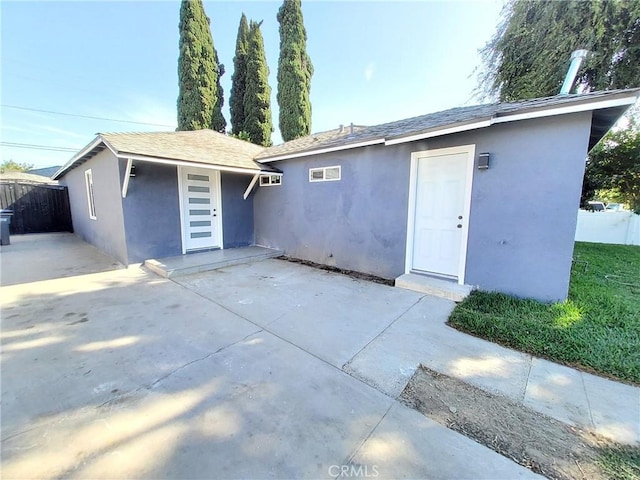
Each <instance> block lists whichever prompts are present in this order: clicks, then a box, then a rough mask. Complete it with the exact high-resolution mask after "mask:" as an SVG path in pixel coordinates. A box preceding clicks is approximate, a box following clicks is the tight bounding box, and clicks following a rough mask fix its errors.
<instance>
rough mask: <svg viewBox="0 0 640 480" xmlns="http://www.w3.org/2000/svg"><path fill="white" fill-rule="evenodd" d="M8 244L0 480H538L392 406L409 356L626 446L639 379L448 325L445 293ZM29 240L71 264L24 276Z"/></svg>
mask: <svg viewBox="0 0 640 480" xmlns="http://www.w3.org/2000/svg"><path fill="white" fill-rule="evenodd" d="M22 240H23V239H22V238H20V237H12V245H11V246H10V247H14V246H18V247H19V248H16V249H14V250H11V249H10V248H4V247H3V249H2V253H1V255H0V257H1V258H0V261H1V264H2V270H3V271H2V285H3V286H2V288H1V291H0V294H1V302H2V304H1V306H2V332H1V342H2V355H1V362H2V363H1V368H2V412H1V415H2V417H1V420H2V459H3V461H2V472H1V473H2V476H3V478H58V477H65V478H125V477H129V478H130V477H136V478H202V477H207V478H332V477H337V476H338V475H339V474H340V472H344V471H345V470H343V469H344V468H347V469H349V468H352V469H356V470H357V469H360V470H359V471H360V472H361V474H360V475H359V476H361V477H362V476H365V475H364V474H363V473H364V472H365V471H366V472H368V473H369V476H371V475H372V474H373V472H375V473H376V475H375V476H376V477H377V478H403V477H404V478H474V479H475V478H487V479H488V478H491V479H496V478H498V479H499V478H504V479H511V478H538V477H537V476H536V475H534V474H533V473H531V472H530V471H529V470H527V469H526V468H524V467H521V466H519V465H516V464H515V463H513V462H511V461H510V460H508V459H506V458H505V457H502V456H500V455H498V454H497V453H495V452H493V451H491V450H489V449H487V448H485V447H484V446H482V445H479V444H477V443H475V442H473V441H472V440H469V439H468V438H466V437H463V436H461V435H459V434H457V433H455V432H453V431H451V430H448V429H446V428H445V427H443V426H441V425H439V424H437V423H435V422H433V421H431V420H429V419H428V418H426V417H424V416H423V415H421V414H419V413H418V412H416V411H414V410H411V409H409V408H407V407H405V406H404V405H402V404H400V403H398V402H397V401H396V396H397V394H398V393H399V392H400V391H401V390H402V387H403V386H404V384H405V383H406V381H407V380H408V379H409V377H410V376H411V374H412V373H413V371H414V369H415V368H416V366H417V365H418V364H419V363H424V364H425V365H427V366H429V367H431V368H434V369H436V370H438V371H441V372H444V373H449V374H451V375H454V376H457V377H459V378H463V379H464V380H465V381H468V382H470V383H474V384H476V385H478V386H480V387H482V388H485V389H487V390H492V391H498V392H501V393H503V394H505V395H508V396H510V397H511V398H514V399H517V400H518V401H521V402H523V403H525V404H526V405H528V406H530V407H531V408H535V409H537V410H539V411H543V412H544V413H547V414H549V415H551V416H554V417H555V418H558V419H560V420H563V421H566V422H569V423H573V424H582V423H583V422H585V423H586V426H587V427H588V428H590V429H594V430H596V431H599V432H600V433H604V434H609V435H610V436H613V437H615V438H618V439H619V440H622V441H629V442H630V443H633V442H637V441H638V437H639V433H638V423H639V422H640V417H639V415H640V413H638V409H637V406H638V402H640V393H639V392H640V389H637V388H635V387H631V386H628V385H623V384H619V383H616V382H611V381H608V380H604V379H601V378H598V377H593V376H587V375H586V374H583V373H580V372H577V371H575V370H572V369H568V368H566V367H562V366H558V365H555V364H552V363H550V362H544V361H541V360H538V359H531V357H530V356H527V355H523V354H520V353H518V352H514V351H511V350H507V349H503V348H501V347H497V346H495V345H493V344H490V343H488V342H483V341H481V340H478V339H475V338H473V337H469V336H467V335H464V334H461V333H459V332H457V331H455V330H453V329H451V328H449V327H448V326H446V325H444V320H445V319H446V317H447V315H448V313H449V312H450V310H451V308H453V305H454V304H453V302H450V301H448V300H444V299H439V298H434V297H429V296H425V295H421V294H418V293H415V292H410V291H405V290H401V289H397V288H393V287H387V286H384V285H379V284H375V283H371V282H366V281H362V280H356V279H352V278H350V277H346V276H343V275H338V274H334V273H329V272H325V271H321V270H317V269H313V268H310V267H306V266H302V265H299V264H293V263H289V262H286V261H283V260H274V259H268V260H264V261H259V262H255V263H248V264H242V265H235V266H229V267H225V268H222V269H218V270H215V271H211V272H207V273H200V274H194V275H188V276H181V277H178V278H175V279H173V280H172V279H166V278H162V277H159V276H157V275H155V274H153V273H151V272H149V271H147V270H145V269H144V268H139V267H132V268H129V269H119V268H118V267H119V266H118V265H117V264H114V263H113V261H111V260H110V259H109V258H108V257H105V256H101V254H99V252H98V253H96V252H97V251H95V249H92V247H91V248H87V247H88V246H87V245H86V244H84V243H83V242H81V241H79V240H78V239H76V238H75V237H73V236H71V235H69V236H65V235H59V236H42V237H40V238H39V239H38V238H29V239H27V238H26V237H24V242H23V241H22ZM21 244H22V246H21ZM27 244H29V246H27ZM40 244H42V245H40ZM45 245H47V246H46V247H45ZM44 248H47V249H50V250H51V251H54V250H65V251H66V253H61V254H60V256H58V257H55V256H49V257H48V258H49V259H50V262H51V268H50V270H51V271H57V272H58V273H59V274H64V273H65V272H67V270H66V268H67V267H65V266H63V265H62V266H57V267H56V266H55V265H56V262H59V260H58V259H59V258H69V259H75V260H74V262H76V263H75V265H83V264H84V263H83V262H87V273H86V274H85V273H83V272H82V271H81V269H80V268H74V269H73V273H74V275H73V276H70V277H66V278H53V279H52V278H49V279H46V280H41V277H42V274H39V273H38V272H39V271H40V270H41V269H43V268H45V267H44V266H43V265H44V264H42V263H39V262H40V261H38V262H36V264H30V263H29V261H30V260H29V259H30V258H38V257H37V256H33V255H30V254H29V251H30V249H33V250H35V251H37V250H39V249H44ZM87 255H88V256H89V257H90V258H91V261H89V260H88V257H87ZM82 259H84V260H82ZM97 265H100V266H101V268H100V269H99V270H101V271H97V272H96V271H95V269H94V270H92V268H91V267H92V266H97ZM17 266H20V268H21V269H22V274H21V277H20V278H21V279H22V280H23V281H22V283H16V284H12V285H9V284H5V283H4V279H5V278H12V279H16V278H18V275H17V273H15V272H12V273H8V272H7V270H12V269H14V268H17ZM69 271H71V270H69ZM29 272H31V273H29ZM7 275H8V277H7ZM12 275H13V276H12ZM50 275H51V273H49V277H50ZM31 279H33V281H31ZM5 285H8V286H5ZM579 391H581V392H582V394H579V393H578V392H579ZM580 395H583V396H580ZM585 399H586V400H585ZM585 401H586V407H585V405H584V403H585ZM607 402H608V403H607ZM350 471H354V470H350ZM351 476H355V475H351Z"/></svg>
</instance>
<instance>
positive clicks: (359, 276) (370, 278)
mask: <svg viewBox="0 0 640 480" xmlns="http://www.w3.org/2000/svg"><path fill="white" fill-rule="evenodd" d="M277 259H278V260H285V261H287V262H292V263H299V264H300V265H306V266H307V267H313V268H319V269H320V270H325V271H327V272H333V273H340V274H342V275H347V276H349V277H351V278H357V279H358V280H366V281H367V282H374V283H380V284H382V285H389V286H390V287H393V285H394V283H395V280H387V279H386V278H382V277H376V276H375V275H369V274H368V273H362V272H356V271H355V270H345V269H343V268H338V267H332V266H331V265H323V264H321V263H316V262H310V261H309V260H301V259H299V258H293V257H287V256H286V255H282V256H281V257H277Z"/></svg>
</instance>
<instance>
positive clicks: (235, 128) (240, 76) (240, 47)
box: [229, 13, 249, 135]
mask: <svg viewBox="0 0 640 480" xmlns="http://www.w3.org/2000/svg"><path fill="white" fill-rule="evenodd" d="M248 47H249V25H248V24H247V17H246V16H245V14H244V13H243V14H242V17H240V25H239V26H238V37H237V38H236V55H235V57H233V75H232V76H231V97H230V98H229V109H230V111H231V133H233V134H234V135H239V134H240V132H242V131H244V92H245V84H246V81H247V49H248Z"/></svg>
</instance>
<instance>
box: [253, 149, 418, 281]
mask: <svg viewBox="0 0 640 480" xmlns="http://www.w3.org/2000/svg"><path fill="white" fill-rule="evenodd" d="M396 154H397V151H396V150H395V149H392V148H385V147H384V146H371V147H365V148H360V149H355V150H348V151H344V152H336V153H335V154H324V155H315V156H312V157H307V158H302V159H296V160H289V161H283V162H277V167H278V168H281V169H282V170H283V171H284V177H283V180H282V185H279V186H270V187H259V188H258V191H257V192H256V196H255V199H254V223H255V232H256V243H257V244H258V245H264V246H267V247H273V248H279V249H282V250H284V251H285V252H286V254H287V255H290V256H292V257H296V258H303V259H307V260H311V261H314V262H318V263H323V264H327V265H335V266H338V267H341V268H346V269H351V270H356V271H360V272H366V273H370V274H373V275H377V276H381V277H386V278H394V277H396V276H398V275H400V274H401V273H403V270H404V255H405V243H406V223H407V221H406V220H407V199H408V185H409V163H408V161H405V159H401V158H398V157H397V156H396ZM333 165H340V166H341V167H342V179H341V180H340V181H337V182H314V183H310V182H309V168H315V167H327V166H333Z"/></svg>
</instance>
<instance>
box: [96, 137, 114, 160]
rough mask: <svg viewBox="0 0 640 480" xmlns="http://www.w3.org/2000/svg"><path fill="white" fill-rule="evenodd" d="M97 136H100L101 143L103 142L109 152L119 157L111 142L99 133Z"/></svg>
mask: <svg viewBox="0 0 640 480" xmlns="http://www.w3.org/2000/svg"><path fill="white" fill-rule="evenodd" d="M99 138H101V139H102V143H104V144H105V146H106V147H107V148H108V149H109V150H111V153H113V154H114V155H115V156H116V157H119V154H118V150H116V149H115V148H113V147H112V146H111V144H110V143H109V142H107V141H106V140H105V139H104V138H103V137H102V135H99Z"/></svg>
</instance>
